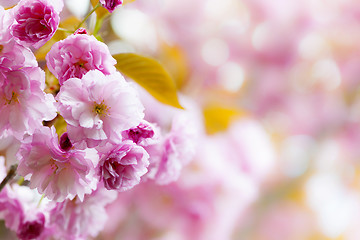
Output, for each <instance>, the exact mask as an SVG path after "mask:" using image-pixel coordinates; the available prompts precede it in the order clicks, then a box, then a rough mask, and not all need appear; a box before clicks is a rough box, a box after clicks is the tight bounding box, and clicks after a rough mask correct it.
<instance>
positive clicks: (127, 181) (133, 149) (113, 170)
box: [99, 140, 149, 191]
mask: <svg viewBox="0 0 360 240" xmlns="http://www.w3.org/2000/svg"><path fill="white" fill-rule="evenodd" d="M102 151H103V152H105V153H106V154H103V156H102V157H101V159H100V163H99V165H100V176H101V178H102V180H103V182H104V186H105V188H107V189H116V190H119V191H126V190H129V189H131V188H133V187H134V186H135V185H137V184H139V183H140V179H141V177H142V176H143V175H144V174H145V173H146V172H147V167H148V166H149V154H148V153H147V152H146V151H145V149H144V148H142V147H140V146H138V145H136V144H135V143H133V142H132V141H129V140H127V141H124V142H123V143H121V144H119V145H109V146H106V147H105V148H104V149H102Z"/></svg>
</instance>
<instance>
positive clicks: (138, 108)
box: [57, 35, 144, 147]
mask: <svg viewBox="0 0 360 240" xmlns="http://www.w3.org/2000/svg"><path fill="white" fill-rule="evenodd" d="M79 36H80V35H79ZM57 100H58V103H57V106H58V110H59V112H60V114H61V115H62V116H63V117H64V119H65V121H66V122H67V124H68V126H67V130H68V134H69V138H70V140H71V141H73V142H74V143H80V142H86V144H87V146H88V147H94V146H97V145H99V144H101V143H106V142H108V141H112V142H116V143H119V142H120V141H121V139H122V136H121V132H122V131H124V130H126V129H129V128H131V127H134V126H137V125H139V123H140V122H141V121H142V119H143V117H144V113H143V110H144V107H143V106H142V104H141V102H140V100H139V98H138V97H137V92H136V91H135V89H134V88H132V87H131V85H130V84H129V83H127V82H126V81H125V79H124V78H123V77H122V75H121V74H120V73H118V72H115V73H113V74H111V75H104V74H103V73H102V72H100V71H98V70H93V71H90V72H88V73H87V74H85V75H84V76H83V78H82V79H78V78H71V79H69V80H67V81H66V82H65V83H64V85H62V87H61V89H60V92H59V93H58V95H57Z"/></svg>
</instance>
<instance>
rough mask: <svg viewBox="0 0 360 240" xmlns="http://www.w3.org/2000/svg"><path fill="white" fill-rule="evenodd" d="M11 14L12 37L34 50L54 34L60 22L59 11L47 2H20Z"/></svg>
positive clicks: (23, 0)
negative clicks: (12, 18)
mask: <svg viewBox="0 0 360 240" xmlns="http://www.w3.org/2000/svg"><path fill="white" fill-rule="evenodd" d="M61 2H62V1H61ZM13 12H14V19H15V21H14V23H13V25H12V26H11V33H12V35H13V36H14V37H15V38H16V39H17V40H19V41H20V42H21V43H22V44H24V45H26V46H33V47H34V48H39V47H41V46H42V45H44V44H45V43H46V42H47V41H48V40H49V39H50V38H51V37H52V36H53V35H54V34H55V32H56V30H57V27H58V25H59V22H60V17H59V11H56V10H55V9H54V6H53V5H52V4H51V2H50V1H48V0H38V1H33V0H21V1H20V2H19V3H18V4H17V5H16V7H15V8H14V9H13Z"/></svg>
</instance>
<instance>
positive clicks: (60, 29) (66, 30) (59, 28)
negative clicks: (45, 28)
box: [57, 27, 73, 33]
mask: <svg viewBox="0 0 360 240" xmlns="http://www.w3.org/2000/svg"><path fill="white" fill-rule="evenodd" d="M57 30H58V31H62V32H67V33H73V31H70V30H68V29H65V28H61V27H58V28H57Z"/></svg>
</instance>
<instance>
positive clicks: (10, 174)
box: [0, 164, 18, 191]
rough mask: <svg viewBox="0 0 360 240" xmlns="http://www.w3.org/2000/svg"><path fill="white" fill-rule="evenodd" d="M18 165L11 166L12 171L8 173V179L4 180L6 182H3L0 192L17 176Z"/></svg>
mask: <svg viewBox="0 0 360 240" xmlns="http://www.w3.org/2000/svg"><path fill="white" fill-rule="evenodd" d="M17 167H18V165H17V164H14V165H11V167H10V170H9V171H8V173H7V175H6V177H5V178H4V180H2V182H1V183H0V191H1V190H2V189H3V188H4V187H5V185H6V184H7V183H8V182H9V181H10V180H11V179H12V178H13V177H14V176H15V175H16V169H17Z"/></svg>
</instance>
